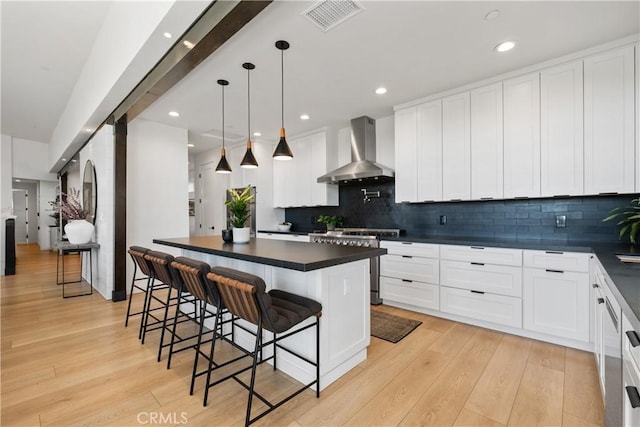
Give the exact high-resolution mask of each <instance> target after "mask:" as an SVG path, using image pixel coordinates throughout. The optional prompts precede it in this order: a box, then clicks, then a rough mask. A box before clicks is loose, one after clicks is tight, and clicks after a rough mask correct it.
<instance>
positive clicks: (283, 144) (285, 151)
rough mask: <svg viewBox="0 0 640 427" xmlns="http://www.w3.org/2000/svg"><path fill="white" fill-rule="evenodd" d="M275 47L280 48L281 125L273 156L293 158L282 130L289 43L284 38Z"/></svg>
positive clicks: (275, 157)
mask: <svg viewBox="0 0 640 427" xmlns="http://www.w3.org/2000/svg"><path fill="white" fill-rule="evenodd" d="M276 47H277V48H278V49H280V76H281V81H280V83H281V86H280V87H281V101H282V103H281V106H282V109H281V118H282V121H281V126H280V141H279V142H278V145H277V146H276V150H275V151H274V152H273V158H274V159H276V160H291V159H293V153H292V152H291V148H289V144H287V137H286V133H285V131H284V51H285V50H287V49H289V43H288V42H286V41H284V40H278V41H277V42H276Z"/></svg>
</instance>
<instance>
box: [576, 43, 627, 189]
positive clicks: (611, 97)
mask: <svg viewBox="0 0 640 427" xmlns="http://www.w3.org/2000/svg"><path fill="white" fill-rule="evenodd" d="M634 96H635V95H634V52H633V46H627V47H624V48H621V49H616V50H613V51H609V52H606V53H604V54H601V55H595V56H590V57H588V58H586V59H585V61H584V171H585V174H584V192H585V194H600V193H633V192H634V187H635V185H634V181H635V159H634V154H635V147H634V146H635V141H634V139H635V138H634Z"/></svg>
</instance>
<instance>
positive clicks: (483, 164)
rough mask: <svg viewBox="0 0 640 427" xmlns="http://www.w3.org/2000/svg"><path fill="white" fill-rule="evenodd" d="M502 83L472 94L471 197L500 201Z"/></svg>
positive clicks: (501, 176)
mask: <svg viewBox="0 0 640 427" xmlns="http://www.w3.org/2000/svg"><path fill="white" fill-rule="evenodd" d="M502 155H503V148H502V83H497V84H493V85H490V86H486V87H482V88H479V89H475V90H472V91H471V198H472V199H499V198H502V195H503V190H502V182H503V173H502V171H503V160H502Z"/></svg>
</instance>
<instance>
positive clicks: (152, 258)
mask: <svg viewBox="0 0 640 427" xmlns="http://www.w3.org/2000/svg"><path fill="white" fill-rule="evenodd" d="M144 259H146V260H147V261H149V263H150V265H151V267H152V268H153V273H154V277H155V278H156V279H158V280H160V281H161V282H162V283H164V284H165V285H170V286H173V287H174V288H176V289H177V288H178V284H177V283H176V281H175V279H174V277H173V275H172V273H171V269H170V268H169V265H170V264H171V263H172V262H173V260H174V258H173V255H170V254H168V253H165V252H158V251H149V252H147V253H146V254H145V255H144Z"/></svg>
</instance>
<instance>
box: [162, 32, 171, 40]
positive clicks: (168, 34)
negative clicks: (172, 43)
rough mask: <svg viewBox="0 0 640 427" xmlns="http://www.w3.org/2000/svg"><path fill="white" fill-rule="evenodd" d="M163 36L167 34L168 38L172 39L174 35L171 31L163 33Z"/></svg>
mask: <svg viewBox="0 0 640 427" xmlns="http://www.w3.org/2000/svg"><path fill="white" fill-rule="evenodd" d="M163 36H165V37H166V38H168V39H170V38H171V37H173V35H172V34H171V33H169V32H166V33H164V34H163Z"/></svg>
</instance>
